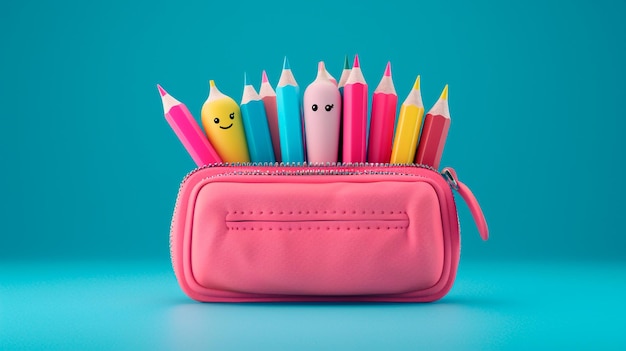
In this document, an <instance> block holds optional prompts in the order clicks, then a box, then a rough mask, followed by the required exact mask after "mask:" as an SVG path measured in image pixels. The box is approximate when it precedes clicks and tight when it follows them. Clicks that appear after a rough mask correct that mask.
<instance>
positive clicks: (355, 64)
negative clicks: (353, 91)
mask: <svg viewBox="0 0 626 351" xmlns="http://www.w3.org/2000/svg"><path fill="white" fill-rule="evenodd" d="M352 67H353V68H359V67H361V65H360V64H359V55H358V54H355V55H354V63H353V64H352Z"/></svg>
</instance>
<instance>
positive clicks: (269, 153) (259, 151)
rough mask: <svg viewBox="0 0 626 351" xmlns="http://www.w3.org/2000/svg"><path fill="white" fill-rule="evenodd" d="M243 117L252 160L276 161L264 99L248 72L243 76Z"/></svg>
mask: <svg viewBox="0 0 626 351" xmlns="http://www.w3.org/2000/svg"><path fill="white" fill-rule="evenodd" d="M241 117H242V119H243V128H244V130H245V132H246V142H247V143H248V151H249V152H250V160H251V161H252V162H276V158H275V157H274V149H273V148H272V137H271V135H270V127H269V124H268V122H267V115H266V114H265V105H263V100H261V97H260V96H259V94H258V93H257V92H256V90H255V89H254V87H253V86H252V85H251V84H248V78H247V76H246V74H244V76H243V96H242V97H241Z"/></svg>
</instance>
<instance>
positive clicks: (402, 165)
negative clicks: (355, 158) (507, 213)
mask: <svg viewBox="0 0 626 351" xmlns="http://www.w3.org/2000/svg"><path fill="white" fill-rule="evenodd" d="M216 167H293V168H296V167H311V168H322V167H342V168H348V167H378V168H392V167H393V168H424V169H429V170H431V171H434V172H437V173H439V171H438V170H437V169H435V168H433V167H431V166H428V165H423V164H418V163H409V164H406V163H369V162H355V163H342V162H326V163H307V162H291V163H289V162H287V163H284V162H236V163H227V162H218V163H211V164H208V165H204V166H200V167H197V168H195V169H193V170H191V171H190V172H189V173H187V174H186V175H185V177H184V178H183V180H182V181H181V187H182V185H183V183H185V181H186V180H187V178H189V177H191V176H192V175H194V174H195V173H197V172H199V171H201V170H203V169H206V168H216Z"/></svg>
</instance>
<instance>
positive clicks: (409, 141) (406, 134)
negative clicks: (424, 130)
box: [390, 76, 424, 163]
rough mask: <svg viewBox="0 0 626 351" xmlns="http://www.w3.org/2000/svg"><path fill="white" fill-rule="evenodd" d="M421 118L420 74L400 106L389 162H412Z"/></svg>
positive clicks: (422, 113)
mask: <svg viewBox="0 0 626 351" xmlns="http://www.w3.org/2000/svg"><path fill="white" fill-rule="evenodd" d="M423 119H424V104H423V103H422V95H421V92H420V76H417V79H416V80H415V84H413V88H412V89H411V92H409V95H408V96H407V98H406V100H404V102H403V103H402V106H401V107H400V114H399V115H398V125H397V126H396V135H395V137H394V140H393V148H392V150H391V161H390V163H412V162H413V159H414V158H415V151H416V150H417V140H418V139H419V135H420V128H421V126H422V121H423Z"/></svg>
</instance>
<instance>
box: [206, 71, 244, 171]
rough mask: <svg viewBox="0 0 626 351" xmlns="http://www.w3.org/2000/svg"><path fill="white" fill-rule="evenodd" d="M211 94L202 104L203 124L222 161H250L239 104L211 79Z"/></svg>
mask: <svg viewBox="0 0 626 351" xmlns="http://www.w3.org/2000/svg"><path fill="white" fill-rule="evenodd" d="M209 86H210V89H209V96H208V98H207V100H206V101H205V102H204V105H202V113H201V116H202V126H203V127H204V131H205V132H206V134H207V136H208V137H209V141H210V142H211V144H212V145H213V146H214V147H215V149H216V150H217V153H218V154H219V155H220V157H221V159H222V161H224V162H229V163H234V162H250V156H249V154H248V145H247V143H246V136H245V133H244V129H243V120H242V118H241V110H240V109H239V105H238V104H237V103H236V102H235V100H233V99H232V98H231V97H229V96H227V95H224V94H223V93H222V92H221V91H219V89H218V88H217V86H216V85H215V82H214V81H212V80H211V81H209Z"/></svg>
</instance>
